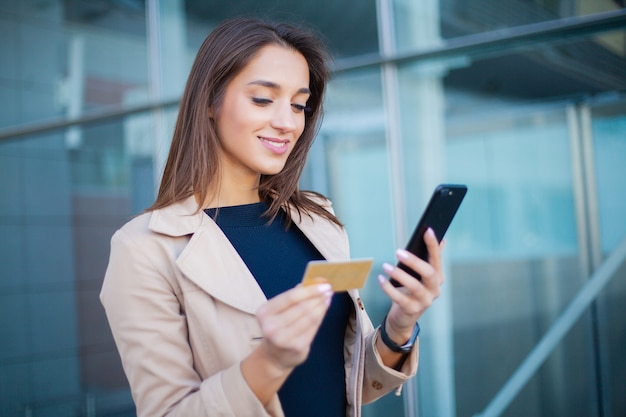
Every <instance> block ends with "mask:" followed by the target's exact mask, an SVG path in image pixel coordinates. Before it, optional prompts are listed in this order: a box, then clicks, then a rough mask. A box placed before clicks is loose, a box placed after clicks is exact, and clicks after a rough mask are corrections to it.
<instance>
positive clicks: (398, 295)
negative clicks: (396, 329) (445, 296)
mask: <svg viewBox="0 0 626 417" xmlns="http://www.w3.org/2000/svg"><path fill="white" fill-rule="evenodd" d="M414 280H415V279H414ZM415 281H416V280H415ZM378 282H379V284H380V286H381V288H382V290H383V291H384V292H385V294H387V296H388V297H389V298H390V299H391V301H392V303H393V304H392V306H396V307H398V308H399V309H400V310H401V311H402V316H403V317H404V318H405V320H404V324H403V325H402V324H401V326H405V327H406V326H412V324H414V323H415V320H417V318H418V317H419V316H420V315H421V314H422V313H423V311H424V310H425V309H426V308H428V306H430V304H432V301H433V299H434V298H433V297H432V295H431V294H430V293H429V292H428V291H427V290H426V288H425V287H424V286H422V285H421V284H420V286H421V288H419V289H418V290H417V291H415V292H409V291H408V290H407V289H406V288H397V287H395V286H393V285H392V284H391V283H390V282H389V280H388V279H386V278H385V277H384V276H383V275H379V276H378ZM392 308H393V307H392Z"/></svg>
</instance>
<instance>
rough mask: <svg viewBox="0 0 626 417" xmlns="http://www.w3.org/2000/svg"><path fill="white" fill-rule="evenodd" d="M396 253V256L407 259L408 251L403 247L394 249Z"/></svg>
mask: <svg viewBox="0 0 626 417" xmlns="http://www.w3.org/2000/svg"><path fill="white" fill-rule="evenodd" d="M396 255H397V256H398V258H401V259H407V258H408V257H409V252H407V251H406V250H404V249H398V250H397V251H396Z"/></svg>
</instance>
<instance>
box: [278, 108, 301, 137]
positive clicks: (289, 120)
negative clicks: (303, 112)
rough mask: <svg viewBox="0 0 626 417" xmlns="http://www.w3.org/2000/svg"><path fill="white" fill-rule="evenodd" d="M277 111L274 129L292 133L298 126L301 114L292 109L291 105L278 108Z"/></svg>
mask: <svg viewBox="0 0 626 417" xmlns="http://www.w3.org/2000/svg"><path fill="white" fill-rule="evenodd" d="M275 108H276V111H275V112H274V114H273V115H272V120H271V125H272V127H273V128H274V129H276V130H280V131H281V132H291V131H293V130H295V129H296V127H297V125H298V118H299V117H300V114H299V113H295V112H294V111H293V108H292V107H291V103H286V104H284V105H280V106H276V107H275Z"/></svg>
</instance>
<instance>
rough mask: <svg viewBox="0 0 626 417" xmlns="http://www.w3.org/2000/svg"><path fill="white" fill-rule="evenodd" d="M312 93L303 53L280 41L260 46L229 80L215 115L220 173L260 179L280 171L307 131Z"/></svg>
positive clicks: (237, 177)
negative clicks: (306, 124)
mask: <svg viewBox="0 0 626 417" xmlns="http://www.w3.org/2000/svg"><path fill="white" fill-rule="evenodd" d="M309 96H310V90H309V68H308V65H307V62H306V59H305V58H304V56H302V54H300V53H299V52H297V51H295V50H293V49H289V48H285V47H282V46H279V45H267V46H265V47H263V48H261V49H260V50H259V51H258V52H257V54H256V55H255V56H254V57H253V58H252V59H251V60H250V62H249V63H248V65H246V66H245V67H244V68H243V70H242V71H241V72H240V73H239V74H238V75H237V76H235V78H233V79H232V80H231V81H230V83H229V84H228V85H227V87H226V92H225V95H224V98H223V100H222V104H221V106H220V108H219V109H218V112H217V114H216V115H215V121H216V128H217V134H218V137H219V140H220V143H221V145H222V150H223V152H222V155H221V161H222V166H223V168H224V171H223V172H222V174H225V175H227V176H231V178H234V179H236V180H238V181H239V180H243V181H245V179H246V178H249V179H252V177H254V180H255V181H256V180H258V178H259V175H260V174H264V175H273V174H277V173H279V172H280V171H281V170H282V169H283V167H284V166H285V162H286V161H287V157H288V156H289V154H290V153H291V151H292V150H293V148H294V146H295V144H296V141H297V140H298V138H299V137H300V135H301V134H302V132H303V130H304V110H305V107H306V103H307V100H308V98H309ZM232 176H234V177H232Z"/></svg>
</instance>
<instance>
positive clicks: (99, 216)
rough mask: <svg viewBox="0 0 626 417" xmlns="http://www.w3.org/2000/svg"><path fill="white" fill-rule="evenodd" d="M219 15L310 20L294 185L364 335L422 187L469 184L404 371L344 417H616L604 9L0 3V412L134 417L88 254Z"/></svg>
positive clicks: (618, 115)
mask: <svg viewBox="0 0 626 417" xmlns="http://www.w3.org/2000/svg"><path fill="white" fill-rule="evenodd" d="M235 15H248V16H260V17H269V18H273V19H279V20H287V21H291V22H294V23H297V24H306V25H308V26H312V27H314V28H316V29H317V30H319V31H320V32H321V33H323V34H324V36H325V41H326V43H327V44H328V46H329V48H330V49H331V51H332V53H333V55H334V57H335V63H334V78H333V81H332V83H331V85H330V87H329V94H328V98H327V103H326V110H327V113H326V118H325V121H324V125H323V128H322V131H321V132H320V134H319V136H318V138H317V141H316V143H315V145H314V147H313V149H312V151H311V155H310V160H309V164H308V166H307V169H306V172H305V175H304V177H303V179H302V187H303V188H309V189H314V190H316V191H319V192H322V193H325V194H327V195H328V196H329V197H330V198H332V199H333V201H334V205H335V209H336V211H337V213H338V214H339V216H340V218H341V219H342V220H343V221H344V222H345V224H346V227H347V229H348V231H349V233H350V236H351V242H352V250H353V256H355V257H365V256H373V257H374V258H375V259H376V265H375V271H373V273H372V277H370V279H369V280H368V285H367V286H366V288H364V289H363V296H364V299H365V303H366V307H368V309H369V311H370V314H371V316H372V319H373V321H374V323H375V324H377V323H379V322H380V320H381V318H382V315H383V312H384V310H385V309H386V308H387V306H388V304H387V303H388V302H387V301H386V299H385V297H383V296H381V294H380V291H379V289H378V288H377V284H376V280H375V279H374V278H373V277H374V276H375V275H376V274H377V273H379V272H381V270H382V269H381V264H382V263H383V262H385V261H393V259H394V255H393V253H394V249H395V248H396V247H400V246H403V245H404V243H405V242H406V239H407V237H408V235H409V233H410V232H411V229H412V228H413V225H414V224H415V222H416V221H417V219H418V217H419V215H420V214H421V211H422V209H423V207H424V205H425V202H426V199H427V198H428V195H429V194H430V192H431V190H432V189H433V188H434V186H435V185H436V184H438V183H441V182H451V183H465V184H467V185H468V187H469V193H468V195H467V197H466V201H465V202H464V204H463V206H462V208H461V210H460V212H459V214H458V217H457V218H456V219H455V221H454V223H453V224H452V227H451V228H450V230H449V234H448V236H447V246H446V251H445V253H446V262H447V264H446V268H447V271H448V280H447V282H446V284H445V286H444V295H443V297H442V298H441V299H440V300H439V301H438V303H437V305H436V307H434V308H433V309H432V310H431V311H429V312H428V315H427V317H425V318H424V320H423V321H422V335H421V337H420V339H421V360H420V372H419V376H418V378H417V379H416V380H415V381H413V382H411V383H410V384H407V385H406V386H405V387H404V392H403V394H402V396H401V397H395V396H394V395H389V396H387V397H385V398H383V399H382V400H381V401H379V402H377V403H376V404H373V405H368V406H366V407H365V408H364V416H366V417H374V416H378V417H388V416H438V417H453V416H459V417H466V416H479V415H480V416H497V415H502V416H511V417H512V416H546V417H547V416H550V417H553V416H585V417H595V416H597V417H621V416H624V415H626V397H625V396H624V392H626V355H625V354H624V352H625V350H624V349H625V346H626V314H625V310H624V304H625V303H626V263H625V258H626V243H625V242H626V240H625V239H626V198H625V194H626V168H625V166H626V10H625V9H624V1H623V0H472V1H462V0H379V1H375V0H344V1H337V0H318V1H300V2H294V1H290V0H263V1H262V0H234V1H217V0H160V1H159V0H145V1H144V0H93V1H87V0H25V1H21V0H0V109H1V111H0V191H1V193H0V415H2V416H91V417H93V416H98V417H100V416H102V417H104V416H133V415H134V407H133V404H132V399H131V397H130V393H129V388H128V385H127V381H126V379H125V377H124V374H123V371H122V369H121V365H120V360H119V357H118V354H117V351H116V349H115V346H114V344H113V340H112V337H111V334H110V332H109V329H108V326H107V324H106V319H105V317H104V313H103V310H102V308H101V306H100V302H99V300H98V293H99V290H100V286H101V283H102V278H103V275H104V271H105V268H106V264H107V260H108V251H109V239H110V237H111V235H112V234H113V232H114V231H115V230H116V229H117V228H118V227H120V226H121V225H122V224H123V223H124V222H126V221H127V220H128V219H129V218H130V217H131V216H133V215H135V214H137V213H139V212H140V211H141V210H142V209H143V208H145V207H147V206H148V205H150V203H151V202H152V200H153V198H154V195H155V189H156V187H157V185H158V179H159V177H160V172H161V169H162V167H163V163H164V159H165V157H166V154H167V149H168V143H169V138H170V135H171V131H172V126H173V122H174V120H175V116H176V111H177V105H178V99H179V97H180V95H181V93H182V89H183V87H184V83H185V80H186V76H187V72H188V70H189V68H190V66H191V62H192V60H193V58H194V56H195V53H196V51H197V49H198V47H199V46H200V43H201V42H202V40H203V39H204V38H205V36H206V35H207V34H208V33H209V32H210V30H211V29H212V28H213V27H215V25H216V24H218V23H219V22H220V21H222V20H223V19H225V18H228V17H232V16H235ZM277 268H280V265H279V264H278V265H277Z"/></svg>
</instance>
